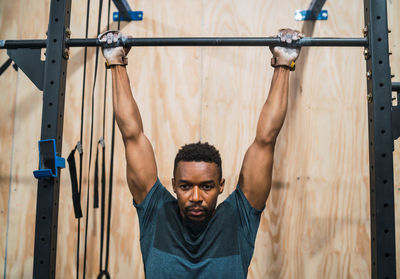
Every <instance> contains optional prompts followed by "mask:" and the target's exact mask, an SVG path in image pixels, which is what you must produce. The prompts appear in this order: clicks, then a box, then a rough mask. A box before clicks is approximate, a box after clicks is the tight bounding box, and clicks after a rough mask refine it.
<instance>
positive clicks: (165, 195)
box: [133, 179, 262, 279]
mask: <svg viewBox="0 0 400 279" xmlns="http://www.w3.org/2000/svg"><path fill="white" fill-rule="evenodd" d="M133 204H134V206H135V207H136V209H137V213H138V216H139V224H140V246H141V250H142V255H143V262H144V270H145V274H146V278H147V279H161V278H162V279H169V278H171V279H177V278H185V279H191V278H196V279H197V278H198V279H201V278H205V279H210V278H213V279H219V278H221V279H222V278H229V279H236V278H246V276H247V271H248V267H249V264H250V261H251V258H252V256H253V251H254V242H255V239H256V235H257V230H258V226H259V223H260V216H261V212H262V211H261V210H257V209H255V208H253V207H252V206H251V205H250V203H249V202H248V200H247V199H246V197H245V196H244V194H243V192H242V191H241V189H240V187H239V186H237V187H236V190H235V191H233V193H231V194H230V195H229V197H228V198H227V199H226V200H225V201H224V202H222V203H221V204H220V205H219V206H218V207H217V209H216V211H215V214H214V215H213V217H212V218H211V220H210V221H209V222H208V224H207V225H206V226H205V228H204V229H202V230H201V231H200V232H194V231H193V230H192V229H190V227H188V226H187V225H186V224H185V221H184V220H183V218H182V217H181V215H180V213H179V208H178V202H177V200H176V198H175V197H173V196H172V195H171V194H170V193H169V192H168V191H167V190H166V189H165V187H164V186H163V185H162V184H161V182H160V181H159V180H158V179H157V181H156V183H155V184H154V186H153V187H152V189H151V190H150V192H149V193H148V194H147V196H146V198H145V199H144V201H143V202H142V203H141V204H139V205H137V204H136V203H135V202H133Z"/></svg>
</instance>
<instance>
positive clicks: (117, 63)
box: [105, 56, 128, 69]
mask: <svg viewBox="0 0 400 279" xmlns="http://www.w3.org/2000/svg"><path fill="white" fill-rule="evenodd" d="M121 60H122V61H120V62H113V63H111V64H110V63H109V62H108V60H107V59H106V63H105V64H106V68H107V69H110V67H111V66H116V65H123V66H126V65H128V57H126V56H124V57H121Z"/></svg>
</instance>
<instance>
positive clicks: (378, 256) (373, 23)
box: [0, 0, 400, 279]
mask: <svg viewBox="0 0 400 279" xmlns="http://www.w3.org/2000/svg"><path fill="white" fill-rule="evenodd" d="M114 2H115V1H114ZM117 2H118V1H117ZM119 2H121V1H119ZM314 2H315V3H316V4H318V3H323V2H325V1H319V0H315V1H313V3H314ZM70 7H71V0H52V1H51V6H50V19H49V30H48V38H47V40H7V41H4V40H0V49H8V53H9V56H10V57H11V58H12V59H13V60H14V62H17V63H16V64H18V63H20V64H23V65H22V69H23V70H25V72H26V73H27V75H28V76H29V78H30V79H31V80H32V81H33V82H34V83H35V84H36V86H38V87H39V88H40V87H41V86H42V87H43V88H44V90H43V112H42V132H41V139H42V140H44V139H52V138H54V139H56V151H57V155H58V156H59V155H60V153H61V145H62V130H63V113H64V92H65V82H66V69H67V59H68V49H67V48H68V47H82V46H101V45H102V43H101V42H99V41H98V40H97V39H69V38H68V37H69V21H70ZM364 14H365V17H364V18H365V29H364V32H365V38H303V39H301V40H300V41H299V42H297V43H295V44H291V45H292V46H320V47H321V46H343V47H365V51H364V54H365V59H366V68H367V88H368V93H367V97H368V98H367V99H368V119H369V121H368V122H369V126H368V128H369V129H368V130H369V161H370V198H371V202H370V206H371V260H372V278H379V279H387V278H396V249H395V219H394V187H393V186H394V185H393V154H392V151H393V146H394V143H393V140H394V139H395V138H396V135H397V137H398V135H400V128H399V123H396V122H395V121H394V119H396V118H397V116H398V115H400V110H399V108H400V106H397V107H392V95H391V94H392V90H393V91H398V92H399V91H400V83H391V74H390V65H389V50H388V36H387V34H388V29H387V10H386V0H364ZM117 44H118V45H125V46H272V45H282V46H287V44H286V43H281V42H280V41H279V39H277V38H273V37H266V38H226V37H222V38H129V39H125V40H120V41H119V42H118V43H117ZM44 47H46V48H47V51H46V53H47V56H46V62H45V63H44V64H43V63H41V62H40V58H38V55H37V53H38V52H37V49H39V48H44ZM26 54H31V55H28V57H34V58H30V59H28V60H29V61H26V59H20V58H21V56H23V55H25V57H27V56H26ZM29 63H30V64H34V65H35V66H36V67H38V68H41V70H40V69H39V72H40V71H42V72H43V71H44V73H43V79H42V80H41V78H40V75H39V77H38V75H37V73H36V76H33V74H32V73H31V72H32V71H31V69H32V65H29ZM58 199H59V175H58V177H56V178H49V179H39V182H38V193H37V208H36V231H35V249H34V268H33V278H54V277H55V265H56V247H57V223H58Z"/></svg>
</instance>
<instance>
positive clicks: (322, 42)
mask: <svg viewBox="0 0 400 279" xmlns="http://www.w3.org/2000/svg"><path fill="white" fill-rule="evenodd" d="M0 42H1V41H0ZM2 42H3V43H0V49H1V48H7V49H8V48H44V47H46V40H5V41H2ZM103 44H104V43H102V42H100V41H99V40H98V39H67V40H66V45H67V46H68V47H95V46H102V45H103ZM116 45H123V46H140V47H145V46H247V47H250V46H278V45H279V46H293V47H300V46H309V47H366V46H367V45H368V40H367V38H311V37H306V38H302V39H301V40H299V41H297V42H295V43H292V44H287V43H283V42H281V41H280V39H279V38H277V37H205V38H204V37H193V38H128V39H125V40H120V41H119V42H118V43H117V44H116Z"/></svg>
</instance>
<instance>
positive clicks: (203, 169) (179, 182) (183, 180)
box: [172, 161, 225, 221]
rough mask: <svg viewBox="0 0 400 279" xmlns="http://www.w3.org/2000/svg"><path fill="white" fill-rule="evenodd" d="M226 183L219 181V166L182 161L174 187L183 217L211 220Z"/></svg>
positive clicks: (176, 171) (177, 168)
mask: <svg viewBox="0 0 400 279" xmlns="http://www.w3.org/2000/svg"><path fill="white" fill-rule="evenodd" d="M224 183H225V180H224V179H221V180H220V179H219V172H218V166H217V164H215V163H208V162H184V161H180V162H179V163H178V165H177V167H176V170H175V178H173V179H172V185H173V188H174V192H175V194H176V196H177V199H178V205H179V211H180V213H181V215H182V217H183V218H188V219H190V220H192V221H204V220H206V219H207V218H210V217H211V216H212V214H213V213H214V210H215V207H216V205H217V199H218V195H219V194H221V193H222V192H223V190H224Z"/></svg>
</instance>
